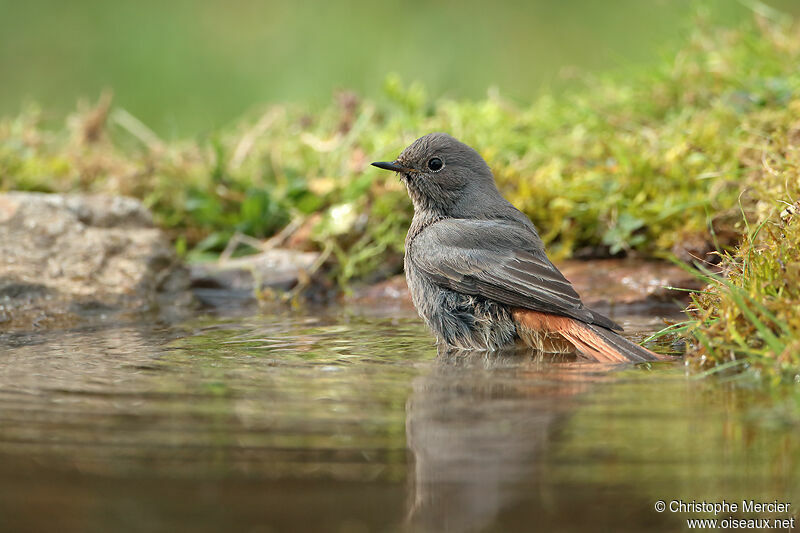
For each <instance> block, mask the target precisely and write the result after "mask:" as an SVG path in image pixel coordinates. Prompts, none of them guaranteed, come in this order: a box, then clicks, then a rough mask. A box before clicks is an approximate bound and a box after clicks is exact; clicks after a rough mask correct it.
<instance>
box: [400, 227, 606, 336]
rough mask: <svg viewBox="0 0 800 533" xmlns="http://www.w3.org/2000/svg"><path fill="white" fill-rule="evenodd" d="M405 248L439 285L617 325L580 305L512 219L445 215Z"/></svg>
mask: <svg viewBox="0 0 800 533" xmlns="http://www.w3.org/2000/svg"><path fill="white" fill-rule="evenodd" d="M410 253H411V258H410V259H411V260H412V261H413V263H414V265H415V266H417V267H418V268H419V269H420V270H421V271H422V272H423V273H424V274H425V275H427V276H428V277H429V278H430V279H431V281H433V282H434V283H436V284H438V285H440V286H442V287H447V288H449V289H452V290H454V291H456V292H460V293H464V294H470V295H476V296H483V297H485V298H488V299H491V300H495V301H497V302H500V303H503V304H506V305H509V306H514V307H522V308H524V309H532V310H534V311H541V312H545V313H554V314H558V315H563V316H568V317H571V318H576V319H578V320H580V321H582V322H585V323H587V324H598V325H601V326H604V327H607V328H611V329H621V328H620V327H619V326H618V325H617V324H616V323H614V322H613V321H612V320H611V319H609V318H606V317H604V316H603V315H600V314H598V313H595V312H593V311H592V310H591V309H587V308H586V307H584V305H583V302H581V298H580V296H578V293H577V292H575V289H574V288H573V287H572V284H571V283H570V282H569V281H568V280H567V278H565V277H564V275H563V274H561V272H559V271H558V269H557V268H556V267H555V266H554V265H553V264H552V263H551V262H550V260H549V259H548V258H547V255H545V253H544V248H543V246H542V243H541V240H540V239H539V237H538V236H536V234H534V233H533V232H531V231H530V230H529V229H527V228H524V227H521V226H520V225H518V224H515V223H513V222H506V221H497V220H467V219H445V220H442V221H439V222H436V223H435V224H432V225H431V226H429V227H427V228H426V229H425V230H423V231H422V232H421V233H420V234H419V235H417V236H416V237H415V238H414V240H413V241H412V244H411V250H410Z"/></svg>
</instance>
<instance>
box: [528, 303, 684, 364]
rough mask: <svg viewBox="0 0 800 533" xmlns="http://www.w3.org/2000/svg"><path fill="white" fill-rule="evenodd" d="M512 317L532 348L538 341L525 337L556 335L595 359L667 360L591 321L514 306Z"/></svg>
mask: <svg viewBox="0 0 800 533" xmlns="http://www.w3.org/2000/svg"><path fill="white" fill-rule="evenodd" d="M513 316H514V319H515V320H516V322H517V324H519V325H520V326H522V328H521V329H522V331H521V333H522V334H521V335H520V337H522V338H523V339H524V340H525V341H526V343H527V344H529V345H531V346H533V347H539V346H540V345H541V342H531V341H530V340H529V339H534V338H541V337H542V336H545V337H547V336H551V335H553V334H557V335H559V336H561V337H563V338H564V339H566V340H567V341H568V342H569V343H570V344H571V345H572V347H574V349H575V350H577V351H578V352H580V353H581V354H582V355H583V356H585V357H587V358H589V359H593V360H595V361H600V362H604V363H627V362H642V361H659V360H664V359H668V358H667V357H665V356H662V355H659V354H657V353H655V352H651V351H650V350H648V349H647V348H644V347H642V346H639V345H638V344H635V343H633V342H631V341H629V340H628V339H626V338H625V337H623V336H621V335H620V334H618V333H616V332H614V331H611V330H609V329H606V328H604V327H602V326H597V325H595V324H585V323H583V322H581V321H579V320H575V319H573V318H568V317H565V316H558V315H552V314H549V313H540V312H537V311H531V310H528V309H516V310H515V311H514V313H513ZM551 344H552V343H551ZM559 351H563V350H559Z"/></svg>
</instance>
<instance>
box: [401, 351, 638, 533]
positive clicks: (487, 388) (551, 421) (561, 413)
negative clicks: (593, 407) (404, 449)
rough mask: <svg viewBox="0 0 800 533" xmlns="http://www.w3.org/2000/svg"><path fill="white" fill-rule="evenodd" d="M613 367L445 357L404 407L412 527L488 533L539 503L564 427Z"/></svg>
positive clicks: (562, 360) (524, 358) (540, 359)
mask: <svg viewBox="0 0 800 533" xmlns="http://www.w3.org/2000/svg"><path fill="white" fill-rule="evenodd" d="M615 368H620V366H619V365H610V364H601V363H594V362H587V361H585V360H582V359H577V358H575V357H570V356H555V357H554V356H553V354H543V353H531V352H527V354H524V355H523V354H521V353H514V352H513V351H509V352H505V353H500V354H497V353H487V352H475V351H473V352H463V351H457V350H452V349H449V350H448V349H440V350H439V354H438V356H437V360H436V364H435V365H434V369H433V371H432V372H431V373H430V374H428V375H425V376H420V377H418V378H416V379H415V380H414V381H413V384H412V387H413V390H412V392H411V395H410V397H409V400H408V403H407V405H406V438H407V442H408V446H409V449H410V450H411V451H412V454H413V458H414V467H413V473H412V474H411V475H410V476H409V480H410V481H409V490H410V493H409V502H408V508H409V512H408V521H409V525H410V526H411V527H412V529H413V530H415V531H479V530H481V531H482V530H485V529H486V528H487V527H488V526H491V525H492V524H493V523H496V521H497V520H498V517H499V516H500V515H501V513H502V512H503V510H505V509H509V508H511V507H513V506H514V505H515V504H518V503H520V502H521V500H525V499H529V498H535V497H536V495H537V493H538V492H541V476H542V468H541V466H542V465H543V464H544V460H543V459H544V456H545V455H546V452H547V448H548V444H549V443H550V442H551V440H552V438H553V436H554V434H556V433H557V432H558V430H559V427H560V422H561V421H562V420H564V419H566V417H567V416H568V415H569V413H570V411H571V409H572V408H573V407H574V405H575V400H576V397H578V396H579V395H580V394H581V393H584V392H586V391H587V390H588V389H589V388H591V387H592V386H593V384H594V383H596V382H598V381H601V380H604V379H605V378H606V377H607V376H608V375H609V370H614V369H615ZM628 368H629V366H628ZM529 526H530V524H529Z"/></svg>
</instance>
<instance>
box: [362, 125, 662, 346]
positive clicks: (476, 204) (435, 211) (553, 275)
mask: <svg viewBox="0 0 800 533" xmlns="http://www.w3.org/2000/svg"><path fill="white" fill-rule="evenodd" d="M372 164H373V165H375V166H376V167H378V168H382V169H386V170H393V171H395V172H397V173H399V174H400V177H401V179H402V180H403V182H404V183H405V185H406V188H407V189H408V195H409V196H410V197H411V201H412V203H413V204H414V218H413V220H412V222H411V227H410V228H409V230H408V234H407V235H406V243H405V251H406V254H405V271H406V280H407V282H408V288H409V290H410V291H411V298H412V300H413V301H414V305H415V306H416V308H417V311H418V312H419V314H420V316H421V317H422V319H423V320H424V321H425V322H426V323H427V325H428V326H429V327H430V328H431V330H433V332H434V334H435V335H436V337H437V340H438V342H439V343H440V344H442V345H444V346H447V347H453V348H458V349H466V350H499V349H501V348H504V347H508V346H513V345H514V344H515V343H517V341H522V342H524V343H525V344H526V345H528V346H530V347H532V348H535V349H538V350H541V351H544V352H551V353H575V352H578V353H580V354H582V355H583V356H585V357H587V358H589V359H594V360H597V361H604V362H622V361H653V360H658V359H662V358H663V357H662V356H659V355H657V354H655V353H653V352H651V351H650V350H647V349H645V348H643V347H641V346H639V345H637V344H634V343H632V342H630V341H629V340H627V339H625V338H624V337H622V336H621V335H619V334H618V333H617V331H621V330H622V328H621V327H620V326H619V325H617V324H616V323H615V322H614V321H612V320H611V319H610V318H607V317H605V316H603V315H601V314H599V313H597V312H595V311H592V310H591V309H588V308H587V307H585V306H584V305H583V303H582V302H581V299H580V296H578V293H576V292H575V289H573V288H572V285H571V284H570V282H569V281H567V279H566V278H565V277H564V276H563V275H562V274H561V272H559V271H558V269H557V268H556V267H555V266H554V265H553V264H552V263H551V262H550V260H549V259H548V258H547V255H546V254H545V251H544V244H543V243H542V240H541V239H540V238H539V235H538V234H537V233H536V228H535V227H534V226H533V223H532V222H531V221H530V220H529V219H528V217H526V216H525V215H524V214H523V213H522V212H521V211H519V210H518V209H517V208H515V207H514V206H513V205H511V203H510V202H508V200H506V199H505V198H503V196H502V195H501V194H500V191H499V190H498V189H497V185H496V184H495V181H494V176H493V175H492V172H491V170H489V167H488V165H487V164H486V162H485V161H484V160H483V158H482V157H481V156H480V155H479V154H478V152H476V151H475V150H473V149H472V148H470V147H469V146H467V145H466V144H464V143H462V142H459V141H458V140H456V139H454V138H453V137H451V136H450V135H447V134H446V133H431V134H429V135H426V136H424V137H421V138H419V139H417V140H416V141H414V143H412V144H411V146H409V147H408V148H406V149H405V150H403V153H402V154H400V157H398V158H397V159H396V160H395V161H392V162H382V163H372Z"/></svg>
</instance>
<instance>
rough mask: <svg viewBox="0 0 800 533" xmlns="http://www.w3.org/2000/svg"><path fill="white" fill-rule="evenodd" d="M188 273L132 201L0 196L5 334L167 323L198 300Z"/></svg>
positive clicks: (1, 324)
mask: <svg viewBox="0 0 800 533" xmlns="http://www.w3.org/2000/svg"><path fill="white" fill-rule="evenodd" d="M188 289H189V278H188V273H187V272H186V270H185V269H183V268H182V267H181V265H180V262H179V261H178V258H177V256H176V255H175V253H174V250H173V249H172V247H171V246H170V243H169V241H168V239H167V238H166V236H165V235H164V234H163V232H162V231H160V230H159V229H158V228H156V227H155V226H154V225H153V219H152V216H151V215H150V213H149V212H148V210H147V209H146V208H145V207H144V206H143V205H142V204H141V203H140V202H139V201H137V200H135V199H132V198H125V197H117V196H104V195H79V194H75V195H72V194H65V195H61V194H43V193H27V192H10V193H5V194H0V330H11V329H14V330H30V329H34V328H40V327H64V326H71V325H77V324H82V323H87V322H91V323H94V322H97V321H98V320H108V319H118V318H120V317H122V316H123V315H124V316H125V317H133V316H134V315H135V316H140V315H142V314H147V315H150V316H152V315H154V316H162V317H163V316H165V315H169V314H171V313H174V312H177V310H179V309H183V308H188V307H190V306H191V305H192V302H193V299H192V295H191V292H190V291H189V290H188Z"/></svg>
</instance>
